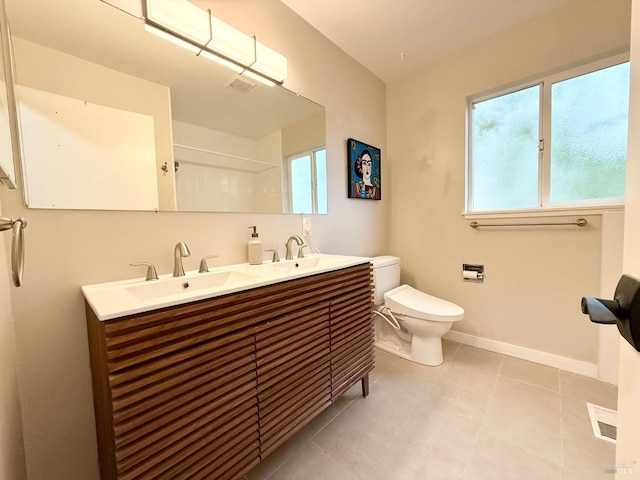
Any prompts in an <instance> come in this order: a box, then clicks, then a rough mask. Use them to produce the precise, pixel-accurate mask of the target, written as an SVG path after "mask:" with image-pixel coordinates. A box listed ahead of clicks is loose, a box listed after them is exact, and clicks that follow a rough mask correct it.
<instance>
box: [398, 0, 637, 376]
mask: <svg viewBox="0 0 640 480" xmlns="http://www.w3.org/2000/svg"><path fill="white" fill-rule="evenodd" d="M629 12H630V1H629V0H614V1H610V2H602V1H599V0H580V1H575V2H573V3H570V4H568V5H566V6H565V7H562V8H560V9H558V10H556V11H553V12H550V13H549V14H548V15H545V16H544V17H542V18H539V19H537V20H534V21H530V22H528V23H525V24H523V25H520V26H517V27H516V28H513V29H511V30H508V31H506V32H503V33H502V34H499V35H496V36H494V37H493V38H490V39H488V40H486V41H484V42H481V43H478V44H476V45H475V46H473V47H471V48H469V49H467V50H465V51H462V52H459V53H458V54H455V55H450V56H448V57H446V58H444V59H441V60H440V61H438V62H436V63H434V64H433V65H430V66H428V67H427V68H425V69H424V70H423V71H421V72H420V73H418V74H416V75H413V76H411V77H409V78H407V79H405V80H401V81H398V82H395V83H393V84H391V85H389V86H388V93H387V97H388V98H387V112H388V119H387V122H388V146H389V154H388V158H389V160H390V163H391V165H392V172H391V174H392V175H391V176H392V185H391V190H392V192H393V193H392V206H393V211H392V215H391V228H390V235H391V237H390V253H392V254H394V255H398V256H400V257H401V258H402V262H403V263H402V265H403V279H404V281H408V282H411V283H413V284H415V285H416V286H417V287H418V288H420V289H422V290H425V291H427V292H430V293H432V294H434V295H437V296H441V297H443V298H446V299H449V300H452V301H454V302H456V303H458V304H460V305H461V306H463V307H464V308H465V310H466V316H465V319H464V320H463V321H461V322H459V323H456V324H455V325H454V327H453V328H454V330H457V331H459V332H462V333H466V334H470V335H474V336H479V337H484V338H487V339H491V340H495V341H499V342H505V343H507V344H514V345H517V346H519V347H525V348H529V349H534V350H539V351H543V352H547V353H549V354H554V355H559V356H561V357H568V358H570V359H574V360H578V361H582V362H588V363H590V364H594V363H595V362H596V361H597V337H598V330H597V328H596V326H595V325H592V324H590V322H589V320H588V318H587V317H585V316H584V315H582V314H581V313H580V298H581V297H582V296H585V295H596V296H597V294H598V292H599V278H600V239H601V218H600V216H598V215H589V216H586V218H587V219H588V220H589V226H588V227H586V228H584V229H578V228H575V227H573V228H557V227H556V228H552V229H545V228H534V229H529V228H524V229H522V228H521V229H517V228H512V229H493V230H491V229H485V230H478V231H476V230H473V229H471V228H469V223H470V222H469V221H468V220H465V219H464V218H463V216H462V215H461V212H463V211H464V208H465V207H464V198H465V107H466V98H467V97H468V96H469V95H472V94H475V93H479V92H483V91H485V90H488V89H491V88H495V87H499V86H501V85H505V84H509V83H511V82H515V81H518V80H521V79H525V78H528V77H531V76H535V75H540V74H542V73H545V72H548V71H551V70H554V69H558V68H561V67H564V66H567V65H571V64H574V63H575V62H577V61H580V60H582V59H588V58H590V57H593V56H597V55H601V54H603V53H605V52H608V51H611V50H614V49H618V48H621V47H622V48H624V47H625V46H626V45H627V44H628V42H629V22H630V21H629ZM568 218H569V219H570V220H574V219H575V218H577V217H576V216H575V215H572V216H570V217H568ZM558 220H560V219H558ZM463 263H480V264H484V265H485V268H486V281H485V283H484V284H483V285H478V284H471V283H463V281H462V279H461V268H462V264H463ZM594 371H595V368H594Z"/></svg>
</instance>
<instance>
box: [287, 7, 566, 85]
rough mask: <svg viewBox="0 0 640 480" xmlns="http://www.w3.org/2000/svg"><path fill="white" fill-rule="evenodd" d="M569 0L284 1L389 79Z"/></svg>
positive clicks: (358, 59) (380, 76)
mask: <svg viewBox="0 0 640 480" xmlns="http://www.w3.org/2000/svg"><path fill="white" fill-rule="evenodd" d="M569 1H571V0H282V2H283V3H285V4H286V5H288V6H289V7H290V8H291V9H292V10H294V11H295V12H296V13H298V15H300V16H301V17H303V18H304V19H305V20H306V21H307V22H309V23H310V24H311V25H313V26H314V27H315V28H316V29H318V30H319V31H320V32H322V33H323V34H324V35H325V36H326V37H327V38H329V39H330V40H331V41H333V42H334V43H335V44H336V45H338V46H339V47H340V48H341V49H342V50H344V51H345V52H347V53H348V54H349V55H351V56H352V57H353V58H354V59H356V60H357V61H358V62H360V63H361V64H362V65H364V66H365V67H366V68H367V69H368V70H370V71H371V72H373V73H374V74H375V75H376V76H378V77H379V78H381V79H382V80H384V81H385V82H387V83H389V82H392V81H394V80H396V79H398V78H401V77H403V76H406V75H408V74H410V73H412V72H415V71H416V70H418V69H420V68H421V67H422V66H424V65H425V64H426V63H428V62H430V61H432V60H434V59H435V58H437V57H439V56H442V55H445V54H447V53H450V52H453V51H456V50H459V49H462V48H465V47H467V46H469V45H472V44H473V43H474V42H477V41H479V40H480V39H482V38H483V37H487V36H490V35H491V34H493V33H495V32H498V31H500V30H505V29H508V28H510V27H513V26H515V25H518V24H519V23H522V22H525V21H527V20H529V19H531V18H534V17H537V16H539V15H541V14H543V13H545V12H547V11H549V10H551V9H554V8H557V7H560V6H561V5H563V4H566V3H569Z"/></svg>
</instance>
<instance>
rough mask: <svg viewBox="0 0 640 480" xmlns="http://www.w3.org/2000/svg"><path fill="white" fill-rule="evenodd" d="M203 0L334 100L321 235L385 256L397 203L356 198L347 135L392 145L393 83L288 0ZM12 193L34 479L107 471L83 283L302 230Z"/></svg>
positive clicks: (319, 95)
mask: <svg viewBox="0 0 640 480" xmlns="http://www.w3.org/2000/svg"><path fill="white" fill-rule="evenodd" d="M199 3H200V4H202V5H205V6H207V7H211V8H212V9H214V11H216V15H217V16H219V17H220V18H222V19H224V20H226V21H228V22H229V23H231V24H233V25H235V26H236V27H237V28H239V29H241V30H244V31H246V32H247V33H250V34H255V35H257V36H258V38H259V39H260V40H261V41H262V42H264V43H265V44H267V45H269V46H271V47H272V48H274V49H276V50H278V51H280V52H282V53H283V54H285V55H286V56H287V57H288V59H289V78H288V79H287V81H286V82H285V86H287V87H289V88H290V89H291V90H294V91H297V92H300V93H301V94H302V95H304V96H306V97H307V98H310V99H312V100H314V101H316V102H318V103H320V104H322V105H324V106H325V107H326V119H327V151H328V164H329V172H328V176H329V184H330V193H329V198H330V200H329V214H328V215H326V216H314V217H313V232H314V243H316V244H317V246H318V247H319V248H320V249H322V250H323V251H325V252H332V253H345V254H347V253H350V254H360V255H376V254H381V253H385V252H386V251H387V238H386V225H385V224H386V216H387V211H388V200H382V201H379V202H372V201H358V200H348V199H347V198H346V160H345V150H346V143H345V142H346V139H347V138H348V137H355V138H358V139H360V140H362V141H364V142H370V143H372V144H374V145H377V146H379V147H381V148H382V151H383V152H385V151H386V141H385V140H386V138H385V136H386V123H385V119H386V112H385V107H384V106H385V85H384V83H383V82H381V81H380V80H378V79H377V78H375V77H374V76H373V75H371V74H370V73H369V72H368V71H366V70H365V69H364V68H363V67H361V66H360V65H359V64H357V63H355V62H354V61H353V60H352V59H351V58H350V57H348V56H347V55H346V54H344V53H343V52H341V51H339V50H338V49H337V48H336V47H335V46H334V45H333V44H332V43H330V42H329V41H327V40H326V39H325V38H324V37H322V36H321V35H320V34H318V33H317V32H316V31H315V30H313V29H312V28H311V27H310V26H309V25H308V24H307V23H306V22H304V21H302V20H301V19H300V18H299V17H297V16H296V15H294V14H293V13H292V12H291V11H290V10H289V9H288V8H287V7H285V6H284V5H283V4H282V3H281V2H279V1H278V0H235V1H234V2H228V1H225V0H216V1H212V2H199ZM247 12H250V14H249V13H247ZM310 52H313V55H311V54H310ZM385 169H386V167H385ZM383 175H386V170H383ZM1 195H2V202H3V205H4V206H5V211H6V212H10V213H11V215H13V216H16V217H17V216H24V217H25V218H26V219H27V220H28V222H29V227H28V229H27V231H26V241H27V245H26V246H27V257H26V268H25V278H24V286H23V287H21V288H19V289H13V290H12V295H13V302H14V318H15V320H16V346H17V369H18V381H19V387H20V400H21V408H22V413H23V417H24V420H23V425H24V438H25V445H26V461H27V469H28V474H29V480H71V479H74V480H75V479H82V480H92V479H97V478H98V464H97V449H96V441H95V428H94V424H93V404H92V397H91V380H90V370H89V357H88V346H87V338H86V327H85V320H84V306H83V299H82V295H81V292H80V286H81V285H84V284H90V283H96V282H103V281H108V280H115V279H119V278H132V277H140V276H141V275H143V272H142V271H141V270H139V269H134V268H132V267H130V266H129V265H128V264H129V263H131V262H134V261H151V262H154V263H155V264H156V267H157V268H158V271H159V272H160V273H162V272H165V273H166V272H169V271H171V268H172V254H173V246H174V245H175V243H176V242H177V241H184V242H186V243H187V244H188V245H189V248H190V250H191V252H192V255H193V256H192V257H191V258H188V259H186V260H185V262H184V263H185V268H186V269H195V268H197V267H198V262H199V259H200V257H202V256H204V255H208V254H213V253H217V254H219V255H220V257H219V258H217V259H215V260H214V261H213V262H212V265H215V264H216V262H219V263H237V262H245V261H246V260H247V251H246V248H247V247H246V245H247V241H248V240H249V238H250V237H249V230H247V226H248V225H254V224H255V225H257V226H258V230H259V231H260V238H261V239H262V241H263V242H264V247H265V248H273V247H276V246H279V247H280V250H281V252H283V250H284V248H283V244H284V242H285V240H286V238H287V237H288V236H289V235H291V234H293V233H300V232H301V220H300V217H299V216H297V215H276V214H271V215H266V214H263V215H257V214H255V215H254V214H212V213H175V212H164V213H142V212H93V211H43V210H32V209H31V210H29V209H24V208H23V207H22V202H21V198H20V192H13V191H8V190H6V189H3V191H2V192H1ZM383 198H384V196H383ZM354 224H356V225H357V228H354ZM0 291H2V290H0Z"/></svg>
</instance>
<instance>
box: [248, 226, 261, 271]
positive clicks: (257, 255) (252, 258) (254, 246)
mask: <svg viewBox="0 0 640 480" xmlns="http://www.w3.org/2000/svg"><path fill="white" fill-rule="evenodd" d="M248 228H253V233H252V234H251V240H249V265H260V264H261V263H262V240H260V239H259V238H258V232H257V231H256V226H255V225H252V226H250V227H248Z"/></svg>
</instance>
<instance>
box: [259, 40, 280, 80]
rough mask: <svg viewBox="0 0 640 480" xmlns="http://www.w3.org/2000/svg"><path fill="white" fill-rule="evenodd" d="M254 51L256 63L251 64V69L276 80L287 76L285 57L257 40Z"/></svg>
mask: <svg viewBox="0 0 640 480" xmlns="http://www.w3.org/2000/svg"><path fill="white" fill-rule="evenodd" d="M256 52H257V57H258V58H257V60H256V63H254V64H253V65H252V66H251V68H252V69H254V70H255V71H256V72H260V73H264V74H265V75H266V76H268V77H270V78H273V79H274V80H277V81H278V82H282V81H283V80H284V79H285V78H287V57H285V56H284V55H281V54H279V53H278V52H276V51H275V50H272V49H271V48H269V47H267V46H266V45H263V44H261V43H260V42H257V45H256Z"/></svg>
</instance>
